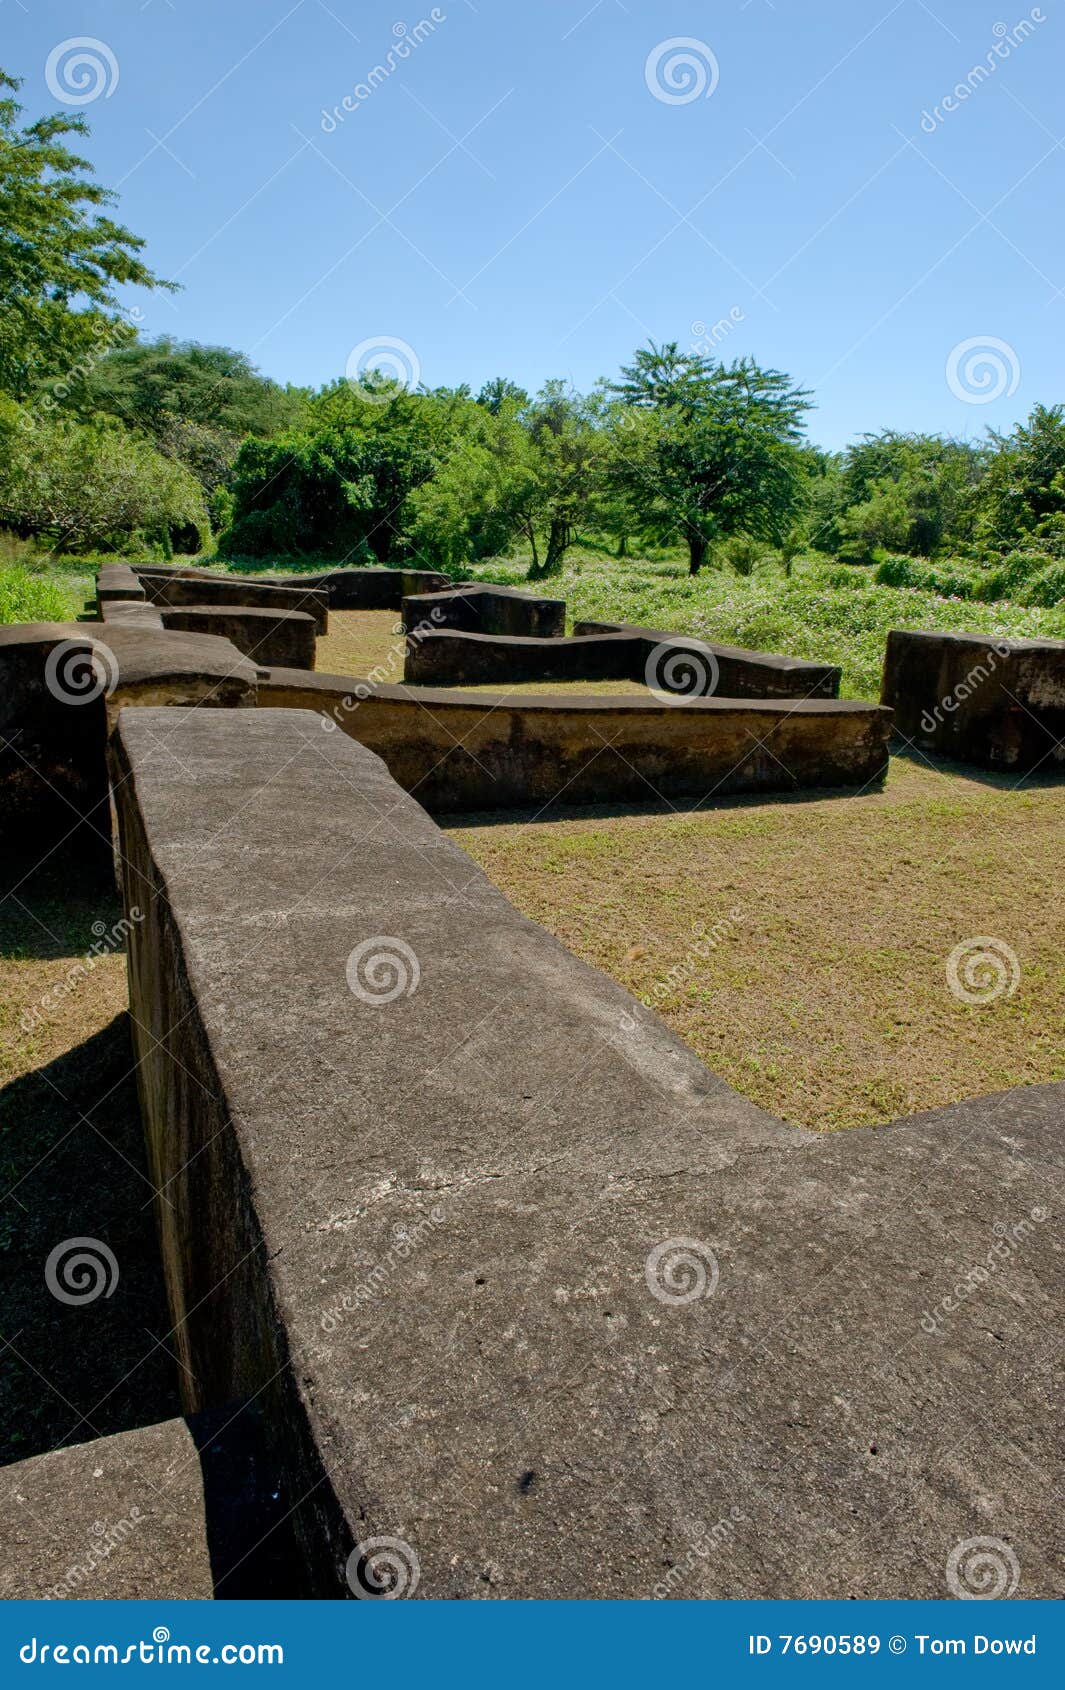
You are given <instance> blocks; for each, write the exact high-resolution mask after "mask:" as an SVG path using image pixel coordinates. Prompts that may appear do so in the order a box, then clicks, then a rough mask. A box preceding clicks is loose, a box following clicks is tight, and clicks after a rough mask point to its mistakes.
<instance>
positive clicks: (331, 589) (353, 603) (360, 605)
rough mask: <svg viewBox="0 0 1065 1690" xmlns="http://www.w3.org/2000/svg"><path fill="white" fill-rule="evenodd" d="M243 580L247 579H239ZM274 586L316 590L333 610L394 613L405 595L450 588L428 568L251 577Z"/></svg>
mask: <svg viewBox="0 0 1065 1690" xmlns="http://www.w3.org/2000/svg"><path fill="white" fill-rule="evenodd" d="M241 579H247V577H241ZM251 579H261V580H262V581H263V582H265V583H273V584H275V585H277V586H290V585H291V584H292V583H293V581H297V582H298V583H299V584H300V585H301V586H304V585H306V586H307V587H314V588H320V589H321V590H322V591H323V592H326V593H327V594H328V595H329V603H330V606H331V608H332V609H333V610H398V609H399V608H400V605H401V604H402V602H403V599H404V596H405V595H406V594H408V593H436V592H442V591H444V590H445V589H447V588H450V587H451V586H452V584H453V583H452V581H451V578H450V576H448V575H438V574H437V572H436V571H435V570H432V569H385V568H378V569H326V570H323V571H322V572H321V573H319V574H312V575H298V576H292V575H264V576H261V577H251Z"/></svg>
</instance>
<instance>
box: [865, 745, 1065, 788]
mask: <svg viewBox="0 0 1065 1690" xmlns="http://www.w3.org/2000/svg"><path fill="white" fill-rule="evenodd" d="M1056 743H1057V742H1056V741H1055V740H1054V739H1053V738H1052V737H1051V736H1050V735H1049V734H1048V735H1047V752H1048V758H1047V761H1046V762H1045V763H1043V764H1041V765H1040V766H1038V767H1037V768H1035V769H1033V770H1032V772H1031V773H1030V774H1025V773H1023V771H1022V770H1020V769H982V768H980V767H979V765H978V764H976V763H962V762H959V761H958V759H957V758H955V757H944V756H942V755H941V754H940V753H939V752H933V751H922V750H918V749H917V748H916V747H915V746H913V745H911V744H909V743H908V742H903V741H901V740H892V743H891V755H892V757H893V758H897V759H898V760H899V762H901V763H912V764H913V766H914V767H915V768H918V769H932V770H934V772H935V773H936V774H940V775H953V776H956V777H957V778H959V779H961V780H971V781H976V782H977V783H978V784H979V785H980V786H990V787H994V788H995V789H996V790H997V791H999V792H1032V791H1042V790H1045V789H1047V788H1053V787H1058V786H1065V769H1063V768H1060V767H1058V768H1054V767H1052V766H1051V764H1050V759H1049V753H1050V752H1051V751H1052V750H1053V747H1054V745H1055V744H1056Z"/></svg>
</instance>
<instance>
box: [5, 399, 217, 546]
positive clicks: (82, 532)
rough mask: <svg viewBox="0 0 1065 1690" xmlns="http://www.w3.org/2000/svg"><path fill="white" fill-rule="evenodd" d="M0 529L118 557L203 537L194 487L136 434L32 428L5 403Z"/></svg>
mask: <svg viewBox="0 0 1065 1690" xmlns="http://www.w3.org/2000/svg"><path fill="white" fill-rule="evenodd" d="M5 407H6V408H5ZM0 525H4V526H6V527H8V528H10V529H11V530H13V532H14V533H15V534H17V535H19V536H20V537H23V538H26V537H29V536H31V535H32V536H37V537H43V538H46V539H47V540H48V541H49V542H50V544H51V545H52V546H53V547H54V549H55V550H56V551H67V552H78V551H86V550H90V549H92V548H96V547H99V548H102V549H105V550H110V549H114V550H116V551H120V550H122V549H123V548H124V547H126V546H128V545H130V544H132V543H136V542H137V541H138V540H141V541H143V542H145V543H146V544H147V545H149V546H153V545H158V546H160V547H161V548H162V549H163V550H164V551H165V552H167V553H169V552H171V551H182V552H192V551H196V550H198V549H199V547H200V546H202V545H204V544H206V542H207V541H208V540H209V538H210V523H209V519H208V515H207V508H206V505H205V503H204V498H203V493H202V491H201V488H200V486H199V483H198V482H197V481H196V480H195V478H194V477H193V476H192V475H190V474H189V472H188V470H186V469H184V468H183V467H182V466H181V465H180V464H177V463H174V462H173V461H172V460H171V459H169V458H164V457H163V456H162V455H161V453H159V452H157V451H156V450H155V449H154V447H152V446H150V445H149V444H148V442H147V441H146V440H144V439H143V438H141V437H140V436H139V435H136V434H133V433H130V432H129V431H128V430H127V429H124V428H122V426H121V425H120V424H118V423H115V422H113V421H111V420H110V419H108V418H100V419H98V420H97V421H94V422H91V423H75V422H67V421H63V422H48V423H45V422H39V421H38V422H35V421H34V420H33V418H32V417H31V416H30V415H29V413H27V412H26V411H24V410H20V409H19V408H18V407H16V406H14V405H11V404H10V402H7V401H5V402H3V403H2V404H0Z"/></svg>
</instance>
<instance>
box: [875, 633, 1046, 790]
mask: <svg viewBox="0 0 1065 1690" xmlns="http://www.w3.org/2000/svg"><path fill="white" fill-rule="evenodd" d="M881 700H882V702H883V703H884V704H885V705H888V706H889V707H890V708H891V709H892V710H893V711H894V712H895V726H896V731H897V732H898V733H899V734H900V735H902V736H903V738H905V739H907V740H910V741H912V742H913V743H914V744H915V745H917V746H919V747H920V748H922V749H924V750H929V751H937V752H939V753H941V754H943V755H945V756H948V757H956V758H958V759H959V760H960V761H961V762H965V763H975V764H977V765H979V766H980V767H983V768H989V769H1016V770H1018V771H1030V770H1033V769H1042V770H1044V771H1045V772H1047V773H1049V772H1052V771H1053V770H1054V769H1060V768H1061V767H1062V766H1063V765H1065V640H999V639H995V638H994V637H993V636H991V635H977V634H940V633H924V632H918V631H916V630H914V629H910V628H907V629H893V630H892V632H891V633H890V634H889V635H888V642H887V653H886V656H885V659H884V679H883V685H882V688H881Z"/></svg>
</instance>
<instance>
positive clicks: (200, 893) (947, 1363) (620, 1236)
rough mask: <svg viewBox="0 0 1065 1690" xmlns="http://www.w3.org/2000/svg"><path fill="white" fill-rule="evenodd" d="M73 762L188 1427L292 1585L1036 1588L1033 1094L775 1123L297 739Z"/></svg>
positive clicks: (1048, 1198) (1038, 1494)
mask: <svg viewBox="0 0 1065 1690" xmlns="http://www.w3.org/2000/svg"><path fill="white" fill-rule="evenodd" d="M112 745H113V756H114V770H115V774H116V775H117V777H118V779H119V785H118V804H119V812H120V823H121V830H122V843H123V850H124V854H125V857H126V859H127V861H128V862H129V864H130V865H131V873H133V874H135V876H136V887H137V891H136V897H137V902H138V903H139V905H140V906H141V908H145V905H146V903H147V916H146V919H145V920H144V921H142V922H140V923H138V925H137V927H136V929H135V931H134V933H133V935H132V940H131V993H132V1008H133V1015H134V1018H135V1028H136V1039H137V1046H138V1056H139V1057H140V1059H141V1060H140V1064H139V1068H138V1074H139V1078H140V1082H141V1088H142V1106H143V1112H144V1118H145V1122H146V1127H147V1132H148V1137H149V1143H150V1151H151V1166H152V1176H153V1179H155V1180H156V1181H158V1182H163V1181H167V1182H169V1183H168V1184H167V1194H168V1197H169V1199H170V1205H172V1207H171V1206H170V1205H161V1207H160V1224H161V1236H162V1239H163V1253H164V1258H165V1261H166V1268H167V1275H168V1280H169V1285H170V1295H171V1299H172V1305H173V1312H174V1319H175V1324H176V1325H177V1333H178V1339H179V1343H180V1346H181V1356H182V1361H183V1363H184V1364H185V1366H186V1367H187V1368H188V1369H190V1372H191V1379H192V1381H193V1382H192V1383H191V1384H188V1387H187V1388H188V1391H189V1402H190V1406H210V1405H211V1404H212V1403H219V1402H228V1401H230V1400H232V1399H235V1398H243V1397H248V1396H251V1395H253V1394H254V1393H256V1392H261V1393H262V1396H261V1399H260V1400H261V1401H262V1402H263V1404H264V1405H266V1406H265V1409H264V1419H265V1422H266V1424H267V1425H268V1426H269V1427H270V1428H271V1431H272V1435H273V1438H274V1457H275V1460H276V1463H277V1483H278V1487H279V1488H280V1490H281V1491H282V1496H283V1499H284V1500H285V1501H286V1502H287V1503H288V1504H289V1505H290V1506H291V1508H292V1510H293V1512H292V1516H291V1518H292V1520H293V1522H294V1524H295V1528H296V1531H297V1533H298V1535H299V1537H300V1540H301V1543H302V1548H303V1557H304V1564H305V1566H306V1568H307V1575H308V1583H309V1589H310V1591H311V1592H312V1593H315V1594H334V1595H344V1594H346V1593H347V1585H346V1583H345V1577H344V1569H345V1565H346V1563H347V1558H348V1555H349V1551H350V1550H351V1548H352V1546H353V1545H354V1544H356V1543H360V1542H364V1541H365V1540H366V1539H368V1538H371V1537H380V1536H387V1537H390V1538H399V1539H403V1540H404V1541H405V1543H406V1544H408V1545H409V1546H410V1548H411V1549H412V1550H413V1552H414V1554H415V1555H416V1556H417V1559H418V1563H419V1566H420V1583H419V1584H418V1586H417V1594H418V1595H420V1596H428V1597H489V1596H495V1597H499V1596H504V1597H590V1596H601V1597H632V1596H648V1595H655V1594H658V1595H676V1596H689V1597H695V1596H716V1597H789V1596H796V1597H847V1596H870V1597H904V1596H905V1597H932V1596H942V1595H945V1594H948V1593H949V1592H948V1589H947V1585H946V1567H947V1563H948V1558H949V1557H950V1555H951V1553H952V1551H954V1550H955V1549H956V1547H957V1546H958V1545H959V1544H960V1543H963V1542H965V1541H967V1540H969V1539H972V1538H974V1537H978V1536H992V1537H996V1538H999V1539H1001V1540H1003V1542H1004V1543H1005V1544H1007V1545H1008V1546H1009V1547H1010V1550H1011V1553H1014V1554H1015V1555H1016V1558H1017V1562H1018V1566H1019V1584H1018V1585H1017V1590H1016V1593H1017V1594H1018V1595H1020V1596H1041V1597H1047V1596H1051V1595H1053V1594H1057V1593H1060V1590H1061V1579H1060V1564H1059V1562H1058V1561H1057V1559H1056V1556H1055V1553H1054V1549H1053V1545H1054V1543H1055V1541H1056V1531H1057V1503H1056V1501H1055V1477H1056V1474H1055V1465H1054V1464H1055V1450H1056V1449H1057V1447H1058V1419H1059V1415H1058V1409H1057V1407H1056V1398H1055V1393H1054V1389H1053V1379H1052V1364H1053V1361H1054V1356H1055V1353H1056V1348H1057V1340H1056V1337H1055V1334H1054V1330H1053V1320H1052V1318H1051V1317H1052V1310H1053V1307H1054V1299H1055V1297H1056V1296H1058V1295H1059V1294H1060V1252H1059V1251H1058V1250H1057V1249H1056V1247H1055V1245H1054V1242H1053V1238H1052V1234H1053V1231H1054V1221H1055V1219H1056V1212H1057V1206H1058V1202H1059V1199H1058V1195H1057V1191H1058V1184H1059V1181H1060V1169H1061V1144H1062V1132H1061V1129H1062V1117H1063V1113H1065V1110H1063V1101H1062V1088H1060V1087H1042V1088H1036V1089H1033V1090H1031V1091H1022V1092H1019V1093H1011V1094H1007V1095H1006V1096H1004V1097H1000V1098H991V1099H986V1100H983V1101H981V1102H978V1103H974V1104H970V1105H966V1106H963V1107H961V1108H959V1109H955V1110H945V1111H942V1112H940V1113H939V1114H933V1115H928V1116H923V1117H917V1118H915V1119H914V1120H912V1121H909V1122H905V1123H901V1124H898V1125H896V1126H893V1127H887V1128H882V1129H879V1130H868V1131H851V1132H849V1133H845V1134H837V1135H833V1136H826V1137H820V1136H818V1135H814V1134H810V1133H806V1132H803V1131H799V1130H797V1129H791V1128H788V1127H786V1126H784V1125H782V1124H781V1123H779V1122H777V1121H774V1120H773V1119H772V1118H771V1117H769V1116H767V1115H765V1114H764V1113H763V1112H761V1111H759V1110H758V1109H756V1108H755V1107H754V1106H753V1105H752V1104H750V1103H748V1102H746V1101H745V1100H743V1099H741V1098H739V1097H738V1096H736V1095H735V1094H734V1093H733V1092H731V1091H730V1090H729V1089H728V1087H726V1086H725V1085H724V1084H723V1083H722V1082H721V1081H720V1080H718V1079H717V1078H715V1077H714V1076H713V1075H712V1074H710V1073H709V1072H708V1071H707V1070H706V1069H705V1068H704V1067H703V1066H702V1065H701V1064H700V1063H699V1062H698V1061H697V1060H696V1058H695V1057H694V1055H693V1054H692V1053H691V1052H690V1051H689V1050H688V1049H686V1047H684V1046H683V1045H682V1044H680V1042H679V1041H678V1040H676V1039H675V1038H674V1037H673V1036H672V1035H671V1034H670V1033H669V1032H668V1031H667V1029H666V1028H665V1026H664V1025H663V1023H661V1022H660V1021H659V1020H658V1019H657V1017H655V1016H654V1015H653V1014H652V1013H651V1012H649V1011H647V1010H644V1009H643V1008H642V1007H641V1006H639V1005H637V1004H636V1003H635V1002H634V1000H632V999H631V998H630V997H629V996H628V995H627V994H626V993H625V992H624V991H622V990H621V988H620V987H618V986H617V985H615V984H614V983H613V982H611V981H610V980H608V979H606V978H605V977H604V976H602V975H600V974H598V973H597V972H596V971H594V970H592V969H590V968H588V967H586V966H585V965H583V964H582V963H580V962H578V961H577V960H576V959H575V958H574V957H573V956H572V955H570V954H569V953H568V952H567V951H566V950H565V949H564V948H563V947H562V946H561V945H560V944H559V943H558V942H557V941H556V940H555V939H553V938H552V937H550V936H549V935H548V934H547V933H545V932H544V931H543V930H542V929H540V928H538V927H536V926H534V925H533V924H532V923H530V922H528V921H526V920H525V919H524V918H522V917H521V916H519V915H518V914H517V912H516V911H515V910H514V909H513V908H512V906H511V905H509V904H508V903H507V901H506V899H505V898H503V896H502V894H501V893H499V892H498V891H497V890H496V889H495V888H494V887H492V886H491V885H490V883H489V882H488V881H487V879H486V878H485V876H484V875H483V873H482V872H481V871H480V869H478V868H477V867H476V866H475V865H474V864H473V863H472V862H471V861H470V860H469V859H468V858H467V857H466V856H465V855H464V853H463V852H461V851H460V850H459V849H458V848H457V846H455V845H454V844H453V843H451V842H450V841H449V840H448V839H447V838H446V837H445V836H444V835H442V834H441V833H440V832H439V831H438V830H437V829H436V828H435V827H434V825H433V824H432V823H431V822H430V820H429V819H428V817H427V816H426V815H425V814H424V812H423V811H422V810H421V809H420V808H419V807H418V806H417V805H416V804H415V803H414V802H413V801H412V800H410V799H409V798H407V797H405V796H404V795H403V794H401V793H400V792H398V791H397V789H396V787H395V785H394V783H393V782H392V781H391V779H390V778H389V776H388V774H387V772H386V770H385V769H384V767H383V765H382V764H381V763H380V762H379V761H378V760H377V759H376V758H375V757H373V756H372V755H371V754H370V753H368V752H367V751H366V750H365V749H364V748H361V747H359V746H357V745H355V744H353V743H352V742H351V741H349V740H348V739H346V738H345V737H344V736H343V735H341V734H338V733H333V734H328V733H324V732H323V731H322V728H321V724H320V722H319V720H318V719H317V718H315V717H314V716H312V715H308V714H302V713H297V712H291V711H269V712H268V711H254V712H248V711H233V712H211V713H205V712H198V711H153V710H130V711H126V712H124V713H123V716H122V718H121V721H120V724H119V731H118V733H117V735H116V736H115V739H114V741H113V742H112ZM309 865H313V873H312V872H309ZM146 879H147V880H148V881H151V882H152V883H153V884H154V887H155V893H154V896H152V895H150V894H148V895H146V892H145V880H146ZM379 935H386V936H388V937H383V938H382V937H377V936H379ZM367 941H372V943H370V945H369V951H370V953H371V955H373V954H376V955H385V956H387V955H388V954H389V953H390V952H391V954H392V956H393V958H394V959H395V962H396V969H395V970H393V971H392V972H391V973H390V972H389V971H388V969H387V966H386V967H385V968H384V970H383V971H375V969H374V967H373V966H372V964H371V965H370V967H369V969H368V970H363V971H362V972H360V971H359V969H358V968H357V967H355V966H353V963H352V954H353V952H354V951H355V950H356V948H357V947H359V946H360V945H365V944H366V942H367ZM349 976H350V977H351V978H352V979H353V980H354V982H355V984H356V986H357V987H358V988H359V990H353V989H352V988H351V987H350V986H349V983H348V977H349ZM375 992H376V994H377V1000H378V1001H374V994H375ZM386 997H387V999H388V1001H383V1000H384V999H385V998H386ZM412 1052H413V1053H416V1059H412ZM670 1241H672V1243H673V1245H677V1243H678V1241H679V1242H680V1243H681V1244H683V1243H684V1242H685V1241H689V1243H688V1247H689V1249H690V1250H691V1251H692V1252H693V1253H694V1255H695V1256H696V1257H697V1258H699V1260H700V1261H701V1263H702V1270H703V1274H704V1281H703V1283H702V1285H700V1283H699V1280H698V1278H697V1276H696V1275H694V1274H693V1273H689V1274H687V1275H685V1273H684V1271H683V1269H681V1270H680V1271H679V1274H678V1275H676V1276H674V1277H672V1278H671V1277H670V1274H669V1272H668V1264H669V1263H670V1261H671V1259H672V1258H671V1257H670V1255H669V1248H668V1247H669V1244H670ZM691 1241H694V1242H691ZM1004 1242H1008V1245H1009V1247H1008V1249H1007V1251H1006V1255H1007V1257H1008V1260H1007V1261H1005V1262H1003V1261H1002V1260H1001V1257H999V1258H998V1259H997V1261H996V1268H995V1271H993V1272H991V1273H989V1274H987V1275H986V1276H985V1277H986V1281H987V1282H986V1283H985V1284H982V1285H980V1287H979V1291H978V1294H973V1295H971V1296H968V1297H965V1296H963V1297H961V1299H960V1300H958V1298H957V1297H955V1299H954V1309H953V1312H949V1313H947V1312H944V1299H948V1300H949V1299H950V1297H951V1294H952V1293H954V1292H955V1290H956V1286H957V1283H958V1281H959V1279H961V1278H963V1276H964V1274H965V1272H966V1271H967V1270H968V1268H969V1267H970V1265H971V1264H976V1263H980V1264H983V1263H984V1262H985V1261H987V1260H991V1259H992V1255H991V1253H992V1252H994V1251H995V1250H996V1249H997V1248H999V1247H1000V1246H1002V1245H1003V1243H1004ZM663 1247H666V1248H665V1264H666V1265H662V1264H661V1261H660V1265H659V1267H658V1269H657V1270H656V1268H655V1261H656V1252H657V1253H658V1258H661V1256H662V1251H663ZM652 1287H654V1288H656V1289H653V1288H652ZM700 1290H702V1291H708V1292H709V1291H712V1293H713V1294H712V1295H698V1294H696V1295H692V1296H691V1297H690V1298H689V1300H687V1301H683V1300H681V1299H682V1298H683V1296H684V1294H685V1293H688V1292H694V1293H698V1292H699V1291H700ZM670 1298H672V1299H673V1300H672V1301H670ZM929 1325H931V1330H929V1329H928V1328H929ZM408 1559H409V1558H408Z"/></svg>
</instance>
